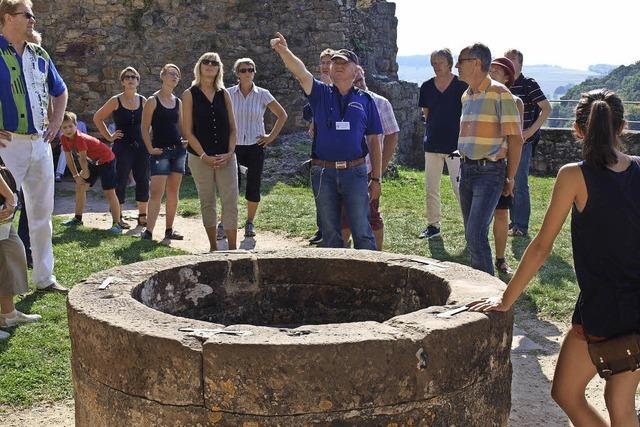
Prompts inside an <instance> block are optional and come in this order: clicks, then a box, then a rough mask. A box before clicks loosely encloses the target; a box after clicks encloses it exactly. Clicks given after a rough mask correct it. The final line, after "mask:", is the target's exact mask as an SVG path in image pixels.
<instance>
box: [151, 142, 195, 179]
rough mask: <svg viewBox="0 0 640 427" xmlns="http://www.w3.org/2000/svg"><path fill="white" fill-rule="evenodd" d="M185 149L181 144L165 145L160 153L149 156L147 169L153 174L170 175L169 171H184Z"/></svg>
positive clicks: (180, 172)
mask: <svg viewBox="0 0 640 427" xmlns="http://www.w3.org/2000/svg"><path fill="white" fill-rule="evenodd" d="M186 159H187V150H186V148H184V147H183V146H182V145H178V146H173V147H165V148H163V149H162V154H160V155H158V156H150V157H149V171H150V173H151V176H154V175H171V173H173V172H175V173H179V174H182V175H184V173H185V161H186Z"/></svg>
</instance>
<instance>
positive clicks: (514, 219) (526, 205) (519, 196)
mask: <svg viewBox="0 0 640 427" xmlns="http://www.w3.org/2000/svg"><path fill="white" fill-rule="evenodd" d="M532 149H533V143H531V142H527V143H526V144H524V145H523V146H522V154H521V155H520V164H519V165H518V170H517V171H516V176H515V180H516V182H515V187H514V189H513V207H512V208H511V213H510V216H511V226H512V227H514V228H517V229H518V230H520V231H522V232H524V233H525V234H526V233H527V232H528V231H529V216H531V199H530V198H529V197H530V196H529V164H530V163H531V153H532Z"/></svg>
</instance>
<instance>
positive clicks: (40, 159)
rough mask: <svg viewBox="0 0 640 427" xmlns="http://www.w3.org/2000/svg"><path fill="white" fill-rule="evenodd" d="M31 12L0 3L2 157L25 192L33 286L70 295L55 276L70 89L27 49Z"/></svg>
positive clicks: (19, 3)
mask: <svg viewBox="0 0 640 427" xmlns="http://www.w3.org/2000/svg"><path fill="white" fill-rule="evenodd" d="M31 7H32V3H31V1H30V0H5V1H2V2H0V23H1V24H2V34H1V35H0V107H1V108H0V111H1V112H2V113H1V116H0V157H2V160H4V163H5V165H6V166H7V168H9V170H10V171H11V173H12V174H13V176H14V178H15V180H16V184H17V187H18V188H19V187H21V186H22V190H23V192H24V198H25V206H26V209H27V213H28V216H29V236H30V238H31V252H32V257H33V275H32V280H33V283H34V284H35V285H36V287H37V288H38V289H40V290H47V291H56V292H67V291H68V290H67V289H66V288H65V287H63V286H61V285H59V284H58V283H57V281H56V277H55V276H54V275H53V246H52V226H51V214H52V213H53V191H54V187H53V184H54V172H53V155H52V153H51V146H50V145H49V142H50V141H51V140H52V139H53V138H54V137H55V136H56V134H57V133H58V130H59V129H60V125H61V123H62V116H63V114H64V111H65V108H66V106H67V87H66V85H65V83H64V81H63V80H62V78H61V77H60V75H59V74H58V71H57V70H56V67H55V66H54V65H53V61H51V58H50V57H49V54H48V53H47V52H46V51H45V50H44V49H43V48H41V47H40V46H38V45H36V44H33V43H27V40H30V39H31V37H32V36H33V32H34V29H33V27H34V25H35V22H36V17H35V16H34V15H33V11H32V10H31ZM49 97H51V99H52V104H53V112H52V114H51V115H50V116H48V115H47V109H48V106H49Z"/></svg>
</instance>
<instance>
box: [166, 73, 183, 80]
mask: <svg viewBox="0 0 640 427" xmlns="http://www.w3.org/2000/svg"><path fill="white" fill-rule="evenodd" d="M165 76H169V77H175V78H177V79H179V78H180V74H178V73H176V72H172V71H167V72H166V73H165Z"/></svg>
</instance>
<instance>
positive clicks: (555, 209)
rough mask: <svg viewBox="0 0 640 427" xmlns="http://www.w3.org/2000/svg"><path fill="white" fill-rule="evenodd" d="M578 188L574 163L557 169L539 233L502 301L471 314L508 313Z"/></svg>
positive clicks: (543, 257)
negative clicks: (485, 312)
mask: <svg viewBox="0 0 640 427" xmlns="http://www.w3.org/2000/svg"><path fill="white" fill-rule="evenodd" d="M581 186H582V187H583V188H585V184H584V178H583V176H582V172H581V171H580V166H578V165H577V164H575V163H574V164H569V165H565V166H563V167H562V168H561V169H560V171H559V172H558V177H557V178H556V183H555V186H554V187H553V194H552V195H551V202H550V203H549V207H548V208H547V213H546V214H545V216H544V221H543V222H542V227H541V228H540V232H539V233H538V234H537V235H536V237H535V238H534V239H533V240H532V241H531V243H530V244H529V246H528V247H527V249H526V251H525V252H524V255H523V256H522V260H521V261H520V265H518V269H517V270H516V272H515V274H514V275H513V278H512V279H511V281H510V282H509V285H508V286H507V289H506V290H505V291H504V293H503V294H502V297H501V298H497V299H490V300H485V301H480V302H474V303H472V304H470V306H472V309H473V310H477V311H507V310H509V309H510V308H511V306H512V305H513V303H514V302H515V301H516V300H517V299H518V297H519V296H520V295H521V294H522V292H523V291H524V289H525V288H526V287H527V285H528V284H529V282H530V281H531V279H533V276H534V275H535V274H536V273H537V272H538V270H539V269H540V267H542V265H543V264H544V262H545V260H546V259H547V256H549V253H550V252H551V249H552V248H553V242H554V241H555V239H556V237H557V236H558V233H560V230H561V229H562V225H563V224H564V222H565V220H566V218H567V215H568V214H569V211H570V210H571V206H572V205H573V203H574V201H575V200H576V197H577V195H578V192H579V191H580V187H581Z"/></svg>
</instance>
